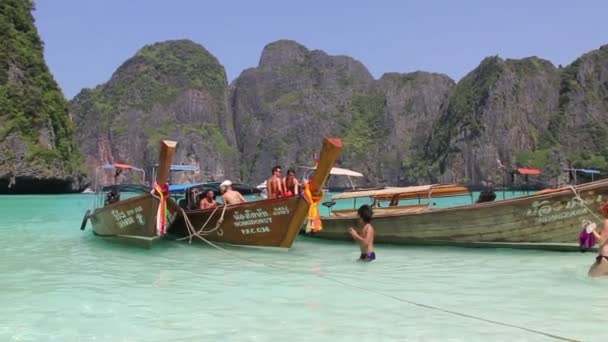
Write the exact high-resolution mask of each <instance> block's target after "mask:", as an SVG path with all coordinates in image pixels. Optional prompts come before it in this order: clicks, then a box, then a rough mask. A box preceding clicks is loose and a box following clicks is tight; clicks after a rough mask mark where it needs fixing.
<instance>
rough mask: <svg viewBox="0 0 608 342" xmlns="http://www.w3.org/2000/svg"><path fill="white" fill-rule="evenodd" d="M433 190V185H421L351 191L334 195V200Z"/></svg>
mask: <svg viewBox="0 0 608 342" xmlns="http://www.w3.org/2000/svg"><path fill="white" fill-rule="evenodd" d="M431 188H432V185H420V186H408V187H399V188H386V189H380V190H363V191H349V192H343V193H341V194H337V195H334V196H333V197H332V199H335V200H336V199H346V198H355V197H376V196H393V195H399V194H403V193H412V192H414V193H417V192H425V193H428V192H429V191H430V190H431Z"/></svg>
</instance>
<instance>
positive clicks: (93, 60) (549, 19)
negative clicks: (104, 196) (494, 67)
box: [34, 0, 608, 99]
mask: <svg viewBox="0 0 608 342" xmlns="http://www.w3.org/2000/svg"><path fill="white" fill-rule="evenodd" d="M35 3H36V11H35V12H34V17H35V19H36V25H37V27H38V31H39V33H40V36H41V38H42V40H43V41H44V43H45V58H46V61H47V64H48V65H49V68H50V69H51V72H52V73H53V75H54V77H55V79H56V80H57V82H58V83H59V85H60V87H61V88H62V89H63V91H64V94H65V95H66V97H67V98H68V99H71V98H72V97H74V96H75V95H76V94H77V93H78V92H79V91H80V90H81V89H82V88H93V87H95V86H96V85H98V84H101V83H103V82H106V81H108V80H109V79H110V77H111V75H112V73H113V72H114V71H115V70H116V69H117V68H118V67H119V66H120V65H121V64H122V63H123V62H125V61H126V60H127V59H128V58H130V57H131V56H133V55H134V54H135V53H136V52H137V51H138V50H139V49H140V48H142V47H143V46H144V45H148V44H152V43H155V42H159V41H164V40H171V39H184V38H187V39H191V40H193V41H195V42H197V43H199V44H201V45H203V46H205V48H207V50H209V51H210V52H211V53H212V54H214V55H215V56H216V57H217V58H218V59H219V61H220V63H222V65H224V67H225V68H226V73H227V75H228V81H229V82H231V81H232V80H234V79H235V78H236V77H238V76H239V74H240V73H241V72H242V71H243V70H244V69H246V68H250V67H255V66H256V65H257V64H258V61H259V58H260V54H261V52H262V49H263V48H264V46H265V45H267V44H268V43H270V42H273V41H276V40H279V39H292V40H295V41H297V42H299V43H301V44H303V45H305V46H306V47H308V48H309V49H311V50H312V49H320V50H323V51H325V52H327V53H328V54H331V55H348V56H351V57H353V58H355V59H357V60H359V61H361V62H362V63H363V64H364V65H365V66H366V67H367V68H368V69H369V70H370V72H371V73H372V75H374V77H376V78H379V77H380V76H382V74H383V73H385V72H412V71H417V70H423V71H431V72H438V73H443V74H447V75H448V76H450V77H451V78H453V79H455V80H459V79H460V78H462V77H463V76H465V75H466V74H467V73H468V72H470V71H471V70H473V69H474V68H475V67H476V66H477V65H479V63H480V62H481V60H482V59H483V58H484V57H487V56H494V55H499V56H500V57H502V58H523V57H528V56H538V57H541V58H545V59H548V60H549V61H551V62H553V64H555V65H556V66H557V65H560V64H561V65H567V64H569V63H571V62H572V61H574V60H575V59H576V58H577V57H579V56H580V55H582V54H583V53H585V52H588V51H590V50H594V49H597V48H599V47H600V46H601V45H605V44H608V19H606V14H607V13H608V1H605V0H589V1H581V2H577V1H572V0H569V1H562V0H553V1H545V0H537V1H532V0H527V1H522V0H508V1H506V0H502V1H492V0H485V1H484V0H478V1H472V0H470V1H469V0H459V1H456V0H455V1H450V0H445V1H435V0H423V1H413V0H412V1H407V0H402V1H398V0H395V1H389V0H375V1H370V0H367V1H364V0H360V1H359V0H350V1H342V0H335V1H331V0H306V1H287V0H282V1H275V0H269V1H263V0H258V1H240V0H225V1H203V0H200V1H199V0H162V1H161V0H35Z"/></svg>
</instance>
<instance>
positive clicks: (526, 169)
mask: <svg viewBox="0 0 608 342" xmlns="http://www.w3.org/2000/svg"><path fill="white" fill-rule="evenodd" d="M517 173H519V174H520V175H540V174H542V172H541V171H540V170H539V169H535V168H532V167H520V168H517Z"/></svg>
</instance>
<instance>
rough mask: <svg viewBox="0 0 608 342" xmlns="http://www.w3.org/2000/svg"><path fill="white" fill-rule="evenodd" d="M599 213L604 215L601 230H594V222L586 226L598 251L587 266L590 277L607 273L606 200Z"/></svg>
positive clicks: (607, 204) (607, 228)
mask: <svg viewBox="0 0 608 342" xmlns="http://www.w3.org/2000/svg"><path fill="white" fill-rule="evenodd" d="M600 213H602V215H603V216H604V224H603V227H602V232H601V233H598V232H596V231H595V228H596V225H595V224H589V225H587V227H586V229H587V230H588V233H590V234H593V236H594V237H595V239H596V243H597V245H598V252H599V253H598V255H597V257H596V258H595V263H593V265H591V268H589V276H591V277H600V276H607V275H608V201H607V202H604V203H602V204H601V205H600Z"/></svg>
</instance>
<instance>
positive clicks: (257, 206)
mask: <svg viewBox="0 0 608 342" xmlns="http://www.w3.org/2000/svg"><path fill="white" fill-rule="evenodd" d="M308 207H309V204H308V202H306V201H305V200H304V199H303V198H300V197H286V198H278V199H272V200H262V201H255V202H248V203H241V204H237V205H229V206H228V207H226V210H225V212H224V220H223V221H222V222H221V223H220V224H219V226H218V228H217V229H215V230H213V229H214V228H215V227H216V226H217V223H218V220H219V219H220V217H221V215H222V211H223V209H224V207H218V208H217V209H205V210H189V211H184V213H185V215H186V216H187V218H188V220H189V222H190V223H191V224H192V226H193V227H194V229H195V230H196V231H199V230H200V229H201V227H203V226H204V227H205V228H204V229H203V231H205V233H203V234H201V236H202V237H203V238H204V239H205V240H208V241H212V242H219V243H226V244H232V245H241V246H251V247H277V248H290V247H291V246H292V245H293V242H294V241H295V239H296V237H297V235H298V231H299V229H300V227H301V226H302V223H303V222H304V219H305V215H306V213H307V211H308ZM206 222H207V223H206ZM205 223H206V225H205ZM170 234H171V235H174V236H176V237H177V238H182V237H188V236H190V234H189V231H188V228H187V225H186V221H185V220H184V217H183V215H179V216H178V218H177V219H176V220H175V222H174V223H173V225H172V226H171V229H170ZM192 241H195V242H204V240H202V239H200V238H197V237H193V238H192Z"/></svg>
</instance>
